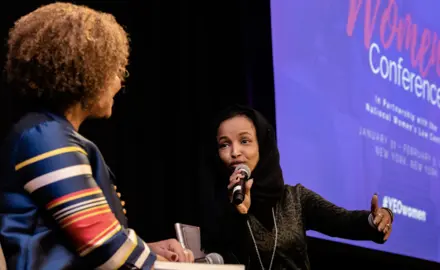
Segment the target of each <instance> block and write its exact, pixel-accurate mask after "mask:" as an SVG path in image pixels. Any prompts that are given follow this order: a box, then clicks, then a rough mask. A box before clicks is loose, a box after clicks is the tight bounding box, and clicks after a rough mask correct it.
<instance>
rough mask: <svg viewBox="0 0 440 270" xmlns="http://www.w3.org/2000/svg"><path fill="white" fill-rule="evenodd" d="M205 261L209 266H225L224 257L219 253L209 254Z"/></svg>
mask: <svg viewBox="0 0 440 270" xmlns="http://www.w3.org/2000/svg"><path fill="white" fill-rule="evenodd" d="M205 260H206V263H207V264H225V262H224V260H223V257H222V255H220V254H218V253H209V254H208V255H206V257H205Z"/></svg>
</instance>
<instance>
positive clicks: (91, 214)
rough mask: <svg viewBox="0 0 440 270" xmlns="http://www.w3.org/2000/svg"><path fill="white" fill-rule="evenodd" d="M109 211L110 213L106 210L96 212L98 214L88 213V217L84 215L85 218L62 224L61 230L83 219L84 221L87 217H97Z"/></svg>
mask: <svg viewBox="0 0 440 270" xmlns="http://www.w3.org/2000/svg"><path fill="white" fill-rule="evenodd" d="M111 211H112V210H110V209H107V210H103V211H98V212H93V213H90V214H88V215H85V216H82V217H79V218H77V219H74V220H72V221H70V222H69V223H67V224H64V225H63V226H62V227H61V228H63V229H64V228H65V227H67V226H69V225H72V224H73V223H75V222H77V221H80V220H83V219H86V218H89V217H93V216H97V215H99V214H104V213H109V212H111Z"/></svg>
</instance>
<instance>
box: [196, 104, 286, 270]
mask: <svg viewBox="0 0 440 270" xmlns="http://www.w3.org/2000/svg"><path fill="white" fill-rule="evenodd" d="M239 115H242V116H246V117H248V118H249V119H250V120H251V121H252V122H253V124H254V126H255V129H256V135H257V141H258V145H259V156H260V160H259V162H258V164H257V166H256V168H255V169H254V171H253V172H252V174H251V178H253V179H254V183H253V185H252V189H251V208H250V209H249V213H252V214H253V215H255V216H256V217H257V219H258V220H259V221H260V222H261V223H262V224H263V225H265V226H266V227H268V228H270V227H271V226H273V222H272V213H271V208H272V206H274V205H275V204H276V203H277V202H278V201H279V200H280V199H281V196H282V194H283V192H284V180H283V175H282V171H281V166H280V156H279V151H278V147H277V141H276V135H275V131H274V129H273V127H272V125H271V124H270V123H269V121H268V120H267V119H266V118H265V117H264V116H263V115H262V114H261V113H259V112H258V111H256V110H254V109H252V108H249V107H246V106H241V105H234V106H231V107H229V108H227V109H226V110H224V111H222V112H221V113H220V114H219V116H218V118H217V119H216V121H215V122H214V127H213V128H212V133H211V134H210V135H209V142H208V145H207V147H206V148H205V153H204V155H203V164H202V166H201V170H202V174H201V175H200V179H201V181H202V183H201V184H202V185H201V186H202V191H203V193H204V196H202V200H203V201H202V204H203V208H204V214H203V217H202V219H203V221H202V224H203V225H202V245H204V246H205V247H208V249H209V246H212V247H213V248H214V249H215V247H216V246H222V245H227V246H229V247H224V248H225V249H230V248H231V246H233V247H235V248H238V249H242V251H245V250H247V248H244V247H240V243H245V242H246V239H244V238H245V235H247V233H246V231H245V230H246V227H245V226H246V223H245V221H246V215H241V214H238V212H237V211H236V210H235V209H234V206H233V205H232V204H231V203H230V202H229V199H228V190H227V185H228V182H229V176H230V174H231V172H230V170H229V169H228V168H226V166H225V165H224V164H223V163H222V162H221V160H220V157H219V155H218V143H217V131H218V128H219V126H220V124H221V123H222V122H223V121H225V120H227V119H230V118H233V117H234V116H239ZM241 263H243V262H241Z"/></svg>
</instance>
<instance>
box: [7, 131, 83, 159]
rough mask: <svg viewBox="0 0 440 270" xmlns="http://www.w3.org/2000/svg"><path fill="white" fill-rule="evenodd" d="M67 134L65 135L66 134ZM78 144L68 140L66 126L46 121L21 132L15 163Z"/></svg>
mask: <svg viewBox="0 0 440 270" xmlns="http://www.w3.org/2000/svg"><path fill="white" fill-rule="evenodd" d="M66 135H67V136H66ZM68 146H78V145H76V144H75V143H74V142H73V141H71V140H69V134H66V128H65V126H63V125H60V123H57V122H46V123H43V124H40V125H38V126H35V127H33V128H30V129H29V130H26V131H25V132H23V135H22V137H21V139H20V143H19V147H18V149H17V150H18V151H17V153H19V155H18V157H17V160H16V164H18V163H20V162H23V161H25V160H28V159H30V158H32V157H35V156H38V155H40V154H43V153H46V152H48V151H52V150H55V149H58V148H62V147H68Z"/></svg>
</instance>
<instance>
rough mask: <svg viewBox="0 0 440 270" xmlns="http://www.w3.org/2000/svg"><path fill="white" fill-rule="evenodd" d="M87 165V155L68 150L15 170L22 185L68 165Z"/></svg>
mask: <svg viewBox="0 0 440 270" xmlns="http://www.w3.org/2000/svg"><path fill="white" fill-rule="evenodd" d="M75 165H89V160H88V159H87V156H86V155H84V154H82V153H80V152H69V153H64V154H60V155H57V156H53V157H50V158H46V159H43V160H40V161H38V162H35V163H32V164H30V165H28V166H25V167H23V168H21V169H20V170H18V171H17V174H18V177H19V179H22V181H23V182H22V183H23V185H25V184H26V183H28V182H29V181H31V180H32V179H34V178H36V177H38V176H41V175H44V174H47V173H50V172H53V171H56V170H59V169H63V168H66V167H70V166H75Z"/></svg>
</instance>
